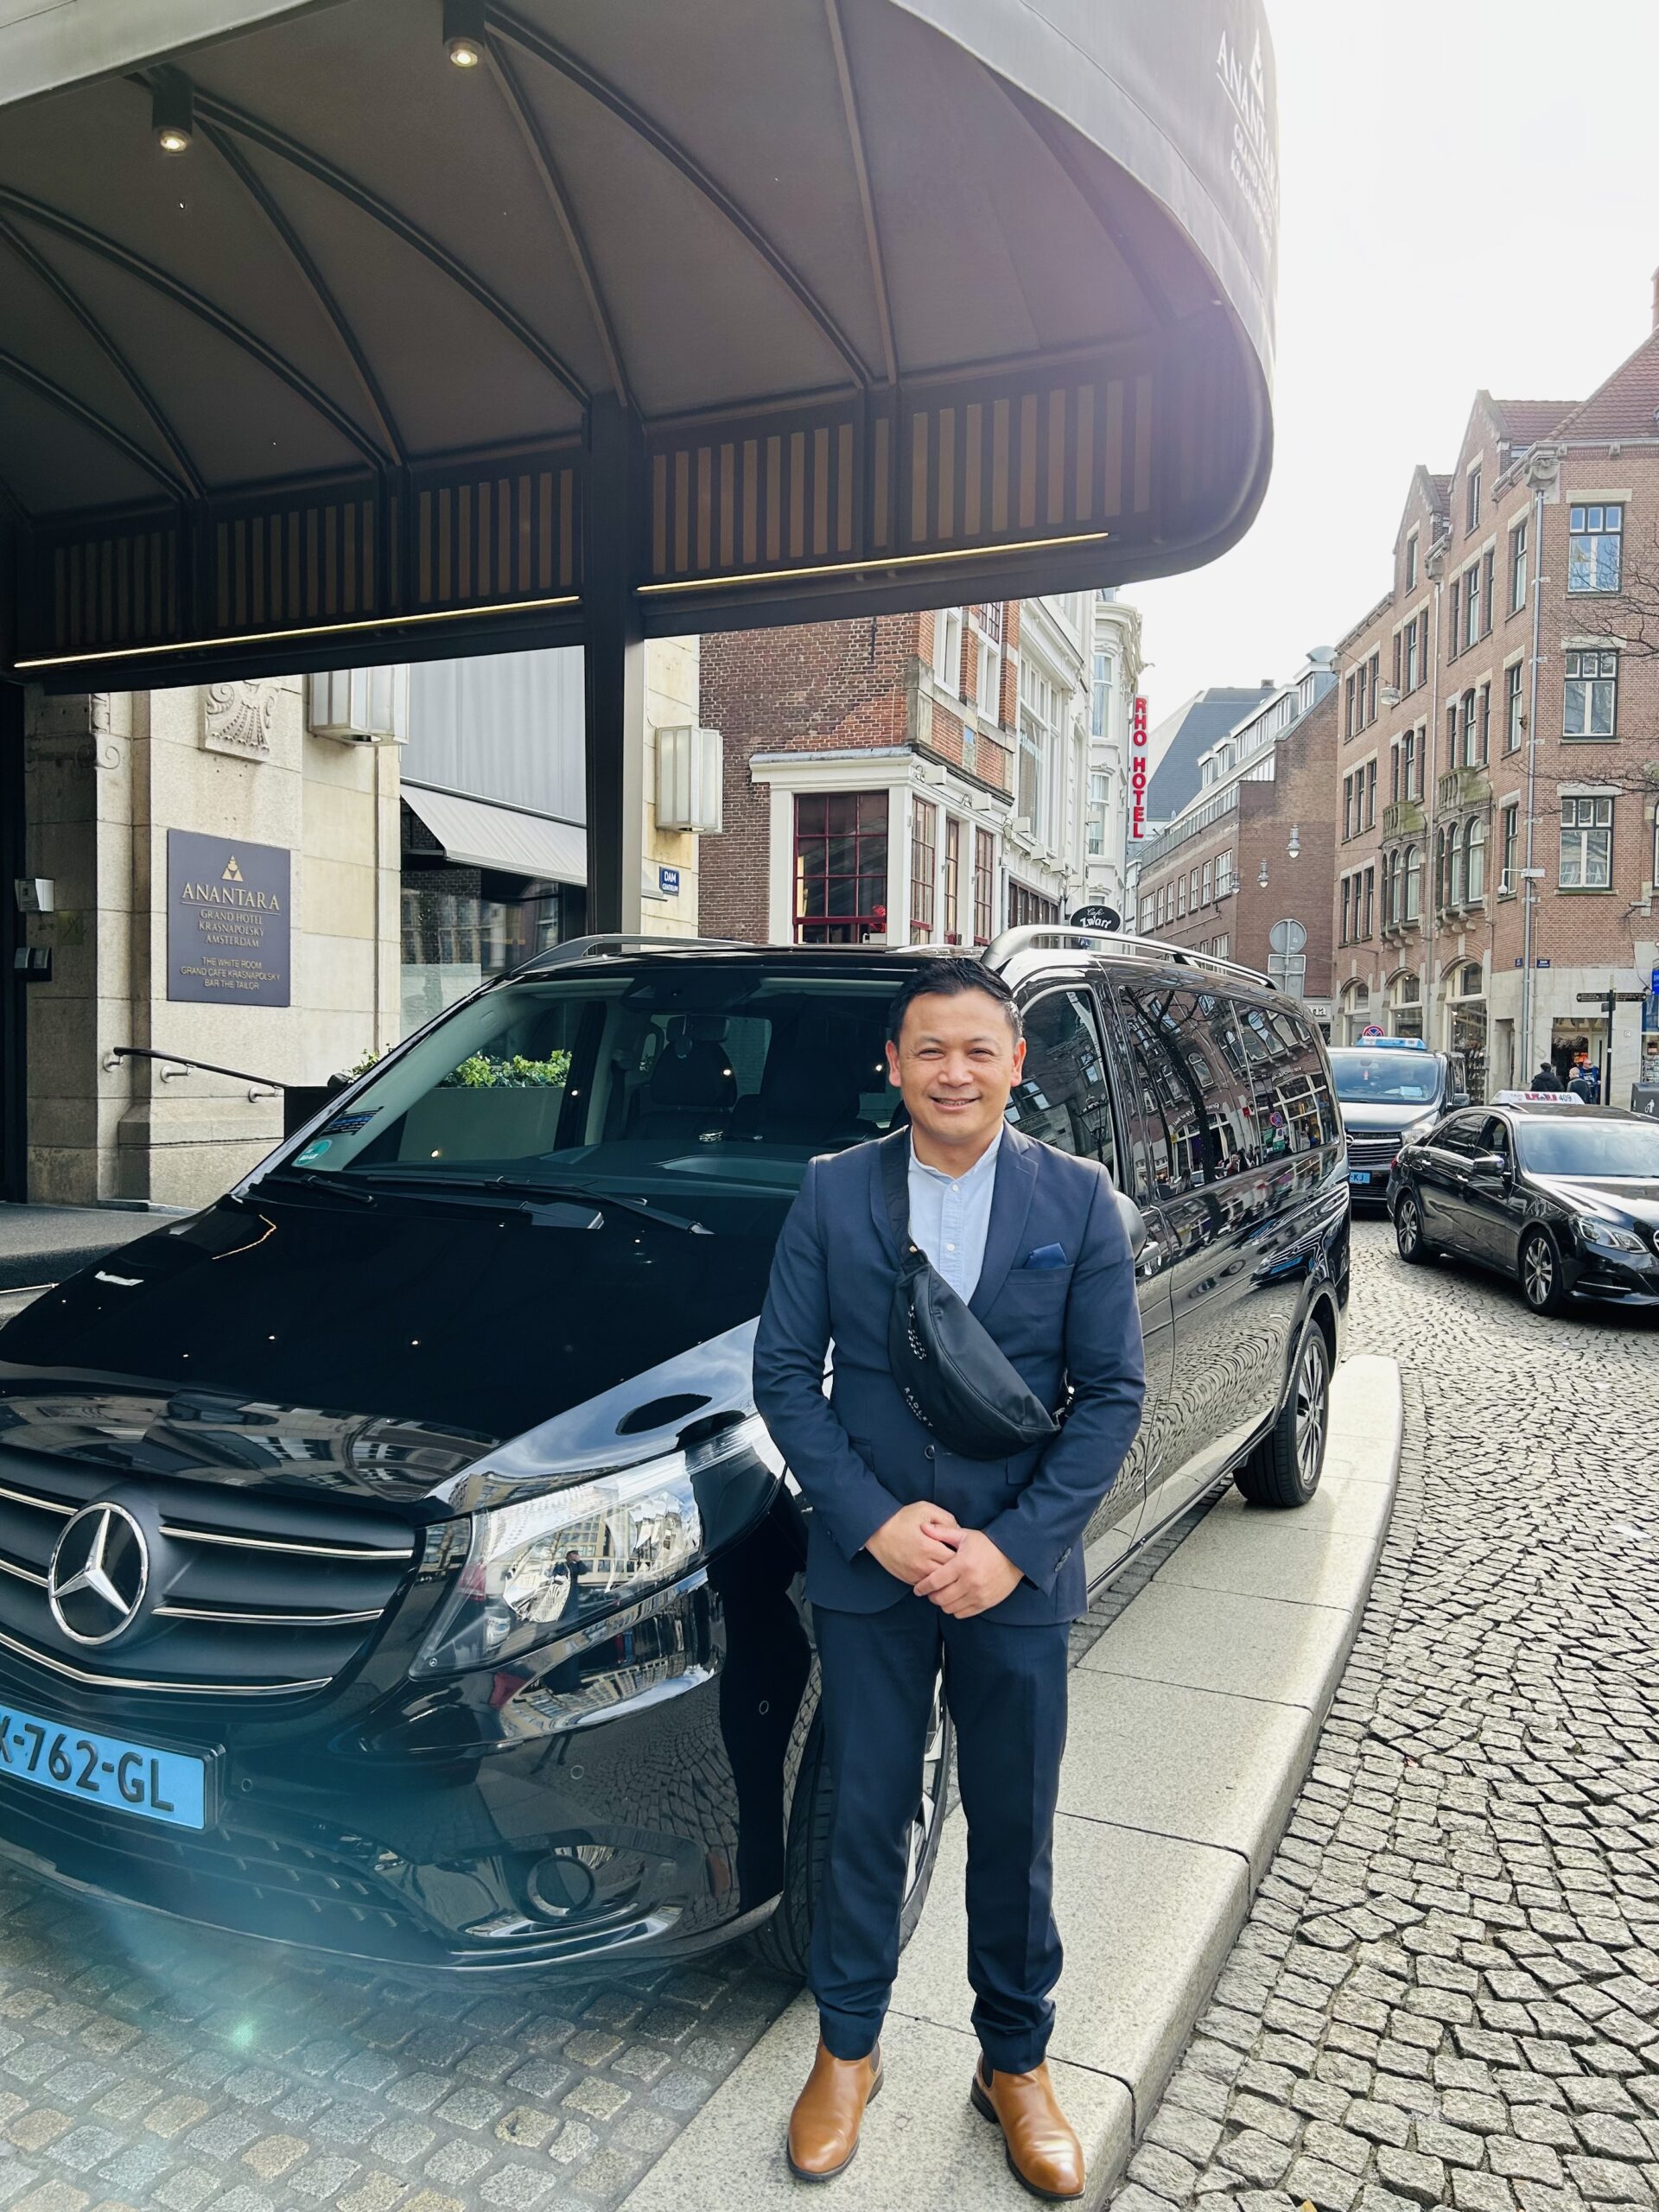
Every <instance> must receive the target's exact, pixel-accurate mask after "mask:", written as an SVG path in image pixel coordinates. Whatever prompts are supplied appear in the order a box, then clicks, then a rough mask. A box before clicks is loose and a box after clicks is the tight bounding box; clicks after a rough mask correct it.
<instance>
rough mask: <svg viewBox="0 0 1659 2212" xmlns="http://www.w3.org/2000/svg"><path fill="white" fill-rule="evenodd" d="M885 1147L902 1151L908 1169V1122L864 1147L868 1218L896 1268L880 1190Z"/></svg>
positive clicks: (895, 1253)
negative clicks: (867, 1171) (868, 1192)
mask: <svg viewBox="0 0 1659 2212" xmlns="http://www.w3.org/2000/svg"><path fill="white" fill-rule="evenodd" d="M887 1145H895V1146H898V1147H901V1148H902V1149H903V1151H904V1153H905V1154H906V1161H905V1165H906V1168H908V1166H909V1165H910V1161H909V1153H910V1124H909V1122H906V1123H905V1125H904V1127H903V1128H900V1129H895V1130H893V1133H892V1135H889V1136H885V1137H879V1138H878V1139H877V1140H876V1141H875V1142H874V1144H872V1145H867V1146H866V1147H865V1149H866V1151H868V1154H869V1155H870V1218H871V1220H872V1221H873V1222H874V1224H875V1233H876V1235H877V1236H879V1237H880V1240H881V1249H882V1250H883V1251H884V1252H885V1253H886V1254H887V1257H888V1259H889V1260H890V1261H891V1262H893V1266H894V1267H895V1268H896V1267H897V1266H898V1264H899V1247H898V1246H897V1244H895V1243H894V1242H893V1224H892V1223H891V1222H890V1221H889V1220H888V1219H887V1194H886V1192H884V1191H883V1190H882V1188H881V1154H882V1151H883V1149H884V1147H886V1146H887Z"/></svg>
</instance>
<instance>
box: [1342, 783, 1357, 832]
mask: <svg viewBox="0 0 1659 2212" xmlns="http://www.w3.org/2000/svg"><path fill="white" fill-rule="evenodd" d="M1353 834H1354V779H1353V778H1352V777H1351V776H1344V778H1343V779H1342V842H1343V843H1344V845H1345V844H1346V843H1347V842H1348V840H1349V839H1350V838H1351V836H1353Z"/></svg>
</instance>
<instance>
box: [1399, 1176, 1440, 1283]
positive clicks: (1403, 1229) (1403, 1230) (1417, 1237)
mask: <svg viewBox="0 0 1659 2212" xmlns="http://www.w3.org/2000/svg"><path fill="white" fill-rule="evenodd" d="M1394 1242H1395V1249H1396V1250H1397V1251H1398V1252H1399V1255H1400V1256H1401V1258H1402V1260H1403V1261H1404V1262H1405V1263H1406V1265H1407V1266H1408V1268H1426V1267H1427V1265H1428V1263H1429V1262H1430V1261H1431V1260H1432V1259H1433V1257H1434V1247H1433V1245H1432V1244H1431V1243H1429V1241H1428V1239H1427V1236H1424V1234H1423V1210H1422V1208H1421V1205H1419V1204H1418V1203H1417V1194H1416V1192H1414V1191H1402V1192H1401V1193H1400V1196H1399V1197H1398V1198H1396V1199H1395V1205H1394Z"/></svg>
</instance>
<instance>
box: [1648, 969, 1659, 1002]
mask: <svg viewBox="0 0 1659 2212" xmlns="http://www.w3.org/2000/svg"><path fill="white" fill-rule="evenodd" d="M1648 988H1649V990H1650V991H1651V992H1652V993H1653V995H1654V996H1655V998H1656V999H1659V968H1656V969H1654V971H1653V973H1652V975H1651V976H1649V978H1648Z"/></svg>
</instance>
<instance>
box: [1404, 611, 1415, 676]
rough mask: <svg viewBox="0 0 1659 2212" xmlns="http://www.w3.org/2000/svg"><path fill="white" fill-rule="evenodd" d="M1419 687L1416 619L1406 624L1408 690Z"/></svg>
mask: <svg viewBox="0 0 1659 2212" xmlns="http://www.w3.org/2000/svg"><path fill="white" fill-rule="evenodd" d="M1416 689H1417V625H1416V622H1415V621H1414V620H1413V621H1410V622H1408V623H1407V625H1406V690H1408V691H1414V690H1416Z"/></svg>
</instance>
